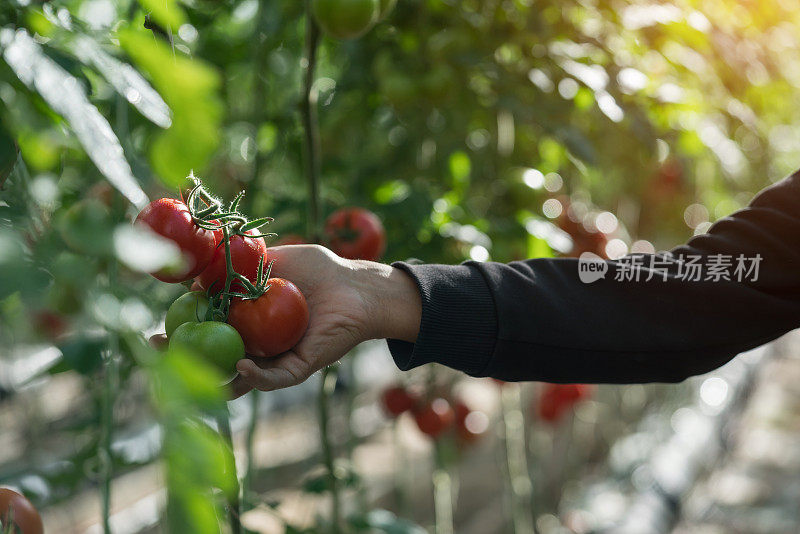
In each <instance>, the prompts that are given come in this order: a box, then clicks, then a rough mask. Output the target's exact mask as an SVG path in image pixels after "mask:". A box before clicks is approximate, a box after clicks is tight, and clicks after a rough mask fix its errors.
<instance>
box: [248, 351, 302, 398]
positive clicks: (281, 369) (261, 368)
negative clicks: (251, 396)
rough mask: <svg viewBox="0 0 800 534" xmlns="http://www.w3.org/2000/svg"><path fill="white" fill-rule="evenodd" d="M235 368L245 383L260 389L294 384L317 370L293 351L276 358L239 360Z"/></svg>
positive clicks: (286, 386) (285, 386) (281, 387)
mask: <svg viewBox="0 0 800 534" xmlns="http://www.w3.org/2000/svg"><path fill="white" fill-rule="evenodd" d="M236 370H237V371H239V376H240V377H241V378H242V380H243V381H244V382H245V383H247V384H248V385H250V386H251V387H254V388H256V389H260V390H261V391H272V390H275V389H283V388H288V387H291V386H296V385H297V384H300V383H302V382H305V381H306V379H307V378H308V377H310V376H311V375H312V374H313V373H314V372H315V371H317V369H314V368H312V367H311V366H310V365H309V363H308V362H307V361H305V360H303V359H302V358H300V357H299V356H298V355H297V354H295V353H294V352H287V353H285V354H283V355H281V356H279V357H277V358H257V359H255V360H239V361H238V362H237V363H236Z"/></svg>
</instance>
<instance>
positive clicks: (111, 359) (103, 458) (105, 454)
mask: <svg viewBox="0 0 800 534" xmlns="http://www.w3.org/2000/svg"><path fill="white" fill-rule="evenodd" d="M116 278H117V263H116V262H111V263H110V265H109V266H108V285H109V287H114V285H115V284H116ZM107 332H108V348H107V351H106V353H105V355H104V358H103V393H102V400H101V403H102V404H101V408H100V411H101V414H100V425H101V427H100V432H101V435H100V449H99V450H98V459H99V460H100V469H101V472H102V482H101V486H100V499H101V506H102V515H103V532H104V534H111V522H110V516H111V480H112V478H113V476H114V472H113V451H112V447H111V442H112V439H113V435H114V402H115V400H116V392H117V390H118V389H119V373H118V368H117V354H118V353H119V338H118V337H117V334H116V333H115V332H111V331H110V330H107Z"/></svg>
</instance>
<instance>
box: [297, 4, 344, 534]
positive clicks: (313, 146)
mask: <svg viewBox="0 0 800 534" xmlns="http://www.w3.org/2000/svg"><path fill="white" fill-rule="evenodd" d="M305 17H306V36H305V60H306V62H305V68H304V72H303V98H302V100H301V102H300V114H301V116H302V121H303V133H304V144H305V159H306V161H305V171H306V181H307V182H308V212H307V225H308V237H309V239H310V240H311V241H312V242H314V243H319V242H320V240H321V237H322V236H321V232H320V219H321V218H320V201H319V196H320V195H319V175H320V144H321V143H320V134H319V122H318V119H317V96H316V95H315V94H314V90H313V89H314V76H315V71H316V67H317V50H318V48H319V40H320V33H319V28H318V27H317V25H316V23H315V22H314V17H313V16H312V13H311V0H306V3H305ZM336 375H337V371H336V369H335V368H333V367H326V368H325V369H324V370H323V371H322V381H321V384H320V391H319V396H318V398H317V409H318V412H319V430H320V442H321V446H322V457H323V462H324V463H325V468H326V470H327V471H328V479H329V481H330V487H331V501H332V503H331V506H332V510H331V527H332V528H331V530H332V532H334V533H339V532H341V531H342V530H341V497H340V495H339V484H338V480H337V478H336V471H335V465H334V457H333V448H332V446H331V442H330V436H329V432H328V419H329V417H330V409H329V406H328V401H329V398H330V396H331V394H332V393H333V389H334V388H335V387H336Z"/></svg>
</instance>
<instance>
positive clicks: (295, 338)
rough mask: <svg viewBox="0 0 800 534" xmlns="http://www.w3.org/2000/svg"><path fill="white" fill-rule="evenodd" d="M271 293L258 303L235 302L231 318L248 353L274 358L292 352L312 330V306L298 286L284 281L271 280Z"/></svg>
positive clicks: (268, 292) (256, 300)
mask: <svg viewBox="0 0 800 534" xmlns="http://www.w3.org/2000/svg"><path fill="white" fill-rule="evenodd" d="M267 284H268V285H269V289H268V290H267V292H266V293H264V294H263V295H261V296H260V297H258V298H257V299H254V300H240V299H236V300H234V302H233V304H232V305H231V310H230V313H229V314H228V323H230V324H231V325H232V326H233V327H234V328H235V329H236V330H237V331H238V332H239V333H240V334H241V335H242V339H243V340H244V346H245V348H246V349H247V353H248V354H251V355H253V356H261V357H263V358H270V357H272V356H277V355H278V354H282V353H284V352H286V351H287V350H289V349H291V348H292V347H294V346H295V345H297V343H298V342H299V341H300V339H301V338H302V337H303V334H305V332H306V328H307V327H308V304H306V298H305V297H304V296H303V294H302V293H301V292H300V290H299V289H298V288H297V286H296V285H294V284H293V283H291V282H289V281H288V280H284V279H283V278H270V279H269V280H267Z"/></svg>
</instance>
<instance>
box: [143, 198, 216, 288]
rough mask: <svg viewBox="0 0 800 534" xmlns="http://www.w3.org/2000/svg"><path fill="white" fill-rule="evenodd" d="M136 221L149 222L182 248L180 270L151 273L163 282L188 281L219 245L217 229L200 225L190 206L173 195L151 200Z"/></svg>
mask: <svg viewBox="0 0 800 534" xmlns="http://www.w3.org/2000/svg"><path fill="white" fill-rule="evenodd" d="M136 223H139V224H146V225H147V226H149V227H150V229H151V230H153V231H154V232H155V233H157V234H158V235H160V236H162V237H165V238H167V239H169V240H171V241H172V242H174V243H175V244H176V245H178V248H180V250H181V252H182V253H183V258H184V261H185V262H186V265H185V266H184V267H183V268H179V269H177V270H176V269H162V270H161V271H159V272H156V273H152V275H153V276H154V277H156V278H157V279H159V280H161V281H162V282H171V283H178V282H185V281H186V280H189V279H191V278H194V277H195V276H197V275H198V274H200V273H201V272H202V271H203V269H205V268H206V267H207V266H208V264H209V263H210V262H211V258H212V257H213V256H214V247H215V246H216V245H217V237H216V235H215V232H213V231H211V230H206V229H205V228H200V227H199V226H198V225H197V224H196V223H195V221H194V220H193V219H192V214H191V213H190V212H189V208H188V207H187V206H186V204H184V203H183V202H181V201H180V200H176V199H174V198H160V199H158V200H156V201H153V202H151V203H150V204H149V205H148V206H147V207H146V208H144V209H143V210H142V211H141V213H139V215H138V216H137V217H136Z"/></svg>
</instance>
